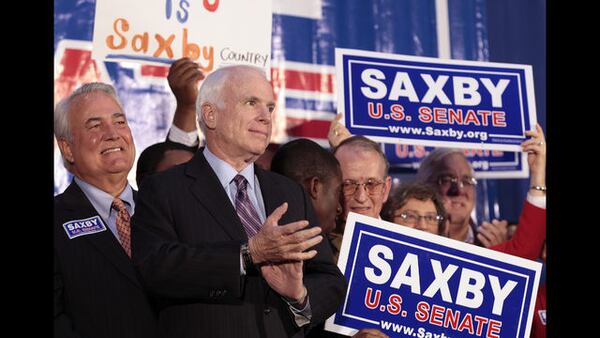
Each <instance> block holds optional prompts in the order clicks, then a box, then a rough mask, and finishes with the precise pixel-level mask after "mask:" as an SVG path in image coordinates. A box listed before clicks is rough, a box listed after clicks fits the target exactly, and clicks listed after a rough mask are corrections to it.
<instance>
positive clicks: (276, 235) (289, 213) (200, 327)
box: [132, 66, 346, 338]
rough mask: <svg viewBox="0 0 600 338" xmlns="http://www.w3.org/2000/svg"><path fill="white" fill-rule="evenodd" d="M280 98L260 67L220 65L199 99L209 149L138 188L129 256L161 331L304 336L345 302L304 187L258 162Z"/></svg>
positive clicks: (342, 283) (338, 275)
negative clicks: (156, 311) (151, 298)
mask: <svg viewBox="0 0 600 338" xmlns="http://www.w3.org/2000/svg"><path fill="white" fill-rule="evenodd" d="M274 108H275V98H274V95H273V89H272V87H271V85H270V83H269V82H268V81H267V79H266V78H265V76H264V75H263V74H262V73H261V71H260V70H258V69H256V68H254V67H248V66H231V67H225V68H221V69H218V70H216V71H215V72H213V73H212V74H210V75H209V76H208V77H207V78H206V79H205V80H204V83H203V84H202V87H201V88H200V92H199V94H198V100H197V104H196V112H197V115H198V122H199V125H200V127H201V129H202V132H203V134H204V135H205V137H206V147H205V148H203V149H201V150H200V151H199V152H198V153H197V154H196V155H195V156H194V158H192V160H190V161H189V162H188V163H186V164H182V165H179V166H176V167H174V168H171V169H169V170H167V171H164V172H161V173H157V174H155V175H153V176H150V177H148V178H146V179H145V181H144V185H143V186H142V187H141V189H140V193H139V199H138V205H137V209H136V214H135V215H134V217H133V227H132V241H133V247H132V248H133V260H134V262H135V264H136V265H137V266H138V268H139V271H140V273H141V274H142V277H143V280H144V283H145V284H146V285H147V287H148V289H149V291H150V292H151V293H152V294H153V295H154V296H155V299H156V300H157V302H158V303H160V306H161V310H160V314H159V332H160V333H161V336H163V337H177V338H185V337H244V338H246V337H256V338H258V337H277V338H280V337H304V333H305V330H307V329H308V328H309V327H310V326H311V325H312V324H314V323H319V322H322V321H324V320H325V319H326V318H327V317H329V316H330V315H332V314H333V313H334V312H335V309H336V308H337V307H338V305H339V304H341V301H342V299H343V297H344V294H345V291H346V282H345V280H344V277H343V275H342V274H341V272H340V271H339V269H338V268H337V267H336V266H335V265H334V263H333V259H332V255H331V249H330V248H329V247H328V245H327V243H326V242H324V241H322V239H323V238H322V236H320V235H319V234H320V232H321V229H320V228H319V227H317V226H316V225H317V224H318V223H317V220H316V217H315V215H314V211H313V209H312V205H311V202H310V200H309V199H308V197H307V195H306V193H305V192H304V190H303V188H302V187H301V186H300V185H299V184H297V183H294V182H293V181H291V180H289V179H288V178H285V177H283V176H281V175H278V174H274V173H271V172H268V171H264V170H262V169H260V168H259V167H257V166H256V165H255V164H254V161H255V160H256V159H257V158H258V157H259V156H260V155H261V154H262V153H263V152H264V151H265V148H266V147H267V145H268V144H269V140H270V137H271V121H272V112H273V110H274ZM267 215H268V216H267ZM309 224H310V225H311V226H309Z"/></svg>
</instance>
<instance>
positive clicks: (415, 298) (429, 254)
mask: <svg viewBox="0 0 600 338" xmlns="http://www.w3.org/2000/svg"><path fill="white" fill-rule="evenodd" d="M338 267H339V268H340V270H341V271H342V272H343V273H344V275H345V276H346V279H347V281H348V291H347V294H346V298H345V301H344V303H343V304H342V305H341V306H340V307H339V308H338V309H337V311H336V313H335V314H334V315H333V316H332V317H330V318H329V319H328V320H327V321H326V323H325V329H326V330H329V331H333V332H338V333H342V334H346V335H353V334H354V333H356V332H357V330H359V329H362V328H377V329H379V330H381V331H383V332H384V333H386V334H387V335H389V336H390V337H405V336H409V337H486V338H498V337H502V338H506V337H519V338H526V337H529V334H530V330H531V322H532V318H533V315H534V313H533V312H534V311H533V310H534V305H535V297H536V294H537V289H538V285H539V280H540V273H541V269H542V265H541V263H538V262H535V261H531V260H527V259H523V258H520V257H516V256H512V255H508V254H504V253H501V252H496V251H492V250H489V249H486V248H482V247H478V246H475V245H472V244H467V243H463V242H460V241H456V240H452V239H449V238H446V237H442V236H438V235H433V234H430V233H427V232H424V231H420V230H416V229H412V228H408V227H404V226H401V225H398V224H394V223H390V222H386V221H383V220H379V219H375V218H372V217H367V216H363V215H359V214H356V213H350V214H349V215H348V219H347V222H346V227H345V230H344V237H343V241H342V247H341V251H340V257H339V260H338Z"/></svg>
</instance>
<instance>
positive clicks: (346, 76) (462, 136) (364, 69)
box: [336, 48, 536, 151]
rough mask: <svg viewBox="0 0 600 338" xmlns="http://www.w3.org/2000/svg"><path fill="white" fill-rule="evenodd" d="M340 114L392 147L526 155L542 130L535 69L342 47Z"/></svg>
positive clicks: (338, 63)
mask: <svg viewBox="0 0 600 338" xmlns="http://www.w3.org/2000/svg"><path fill="white" fill-rule="evenodd" d="M336 80H337V94H338V111H343V112H344V114H345V119H344V123H345V125H346V127H347V128H348V130H350V133H352V134H353V135H365V136H369V137H370V138H372V139H373V140H375V141H379V142H387V143H405V144H418V145H426V146H433V147H437V146H444V147H459V148H473V149H496V150H506V151H520V150H521V147H520V144H521V142H523V141H524V140H525V139H526V137H525V135H524V133H525V131H526V130H532V129H533V126H535V124H536V111H535V97H534V90H533V75H532V69H531V66H528V65H517V64H505V63H491V62H478V61H464V60H445V59H436V58H428V57H416V56H407V55H396V54H385V53H377V52H367V51H359V50H350V49H341V48H336Z"/></svg>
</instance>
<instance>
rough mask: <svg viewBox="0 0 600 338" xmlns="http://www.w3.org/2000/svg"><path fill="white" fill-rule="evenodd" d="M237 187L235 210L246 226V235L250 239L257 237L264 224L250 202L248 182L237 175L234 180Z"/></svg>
mask: <svg viewBox="0 0 600 338" xmlns="http://www.w3.org/2000/svg"><path fill="white" fill-rule="evenodd" d="M233 181H234V182H235V185H236V186H237V194H236V195H235V210H236V211H237V214H238V216H239V218H240V221H242V225H243V226H244V230H246V234H247V235H248V238H250V237H252V236H254V235H256V233H257V232H258V231H259V230H260V227H261V226H262V223H261V221H260V217H258V213H257V212H256V209H255V208H254V206H253V205H252V202H250V199H249V198H248V190H247V188H248V181H247V180H246V178H244V176H242V175H237V176H235V177H234V178H233Z"/></svg>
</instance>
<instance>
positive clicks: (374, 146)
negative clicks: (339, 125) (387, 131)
mask: <svg viewBox="0 0 600 338" xmlns="http://www.w3.org/2000/svg"><path fill="white" fill-rule="evenodd" d="M344 146H350V147H356V148H360V149H363V150H371V151H374V152H376V153H377V154H379V156H381V159H382V160H383V163H384V164H385V172H384V176H387V175H388V172H389V170H390V163H389V162H388V160H387V157H385V154H384V153H383V150H381V146H380V145H379V143H377V142H375V141H373V140H371V139H369V138H366V137H365V136H362V135H354V136H351V137H348V138H347V139H344V140H343V141H342V142H340V144H338V146H337V147H335V150H334V151H333V154H334V155H335V153H337V151H338V150H339V149H340V148H341V147H344Z"/></svg>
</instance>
